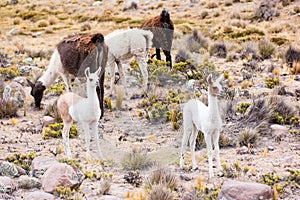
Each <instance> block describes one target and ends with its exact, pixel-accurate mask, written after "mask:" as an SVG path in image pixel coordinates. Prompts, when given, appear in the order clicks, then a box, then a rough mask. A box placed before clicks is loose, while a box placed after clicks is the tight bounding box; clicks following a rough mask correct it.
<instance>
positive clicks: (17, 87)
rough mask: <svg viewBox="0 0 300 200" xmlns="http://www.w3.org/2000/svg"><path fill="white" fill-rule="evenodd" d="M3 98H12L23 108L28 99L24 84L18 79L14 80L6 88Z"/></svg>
mask: <svg viewBox="0 0 300 200" xmlns="http://www.w3.org/2000/svg"><path fill="white" fill-rule="evenodd" d="M3 99H5V100H11V101H12V102H13V103H14V104H16V105H17V106H18V107H19V108H22V107H23V106H24V102H25V99H26V94H25V91H24V88H23V86H22V85H21V84H20V83H18V82H16V81H12V82H11V83H9V84H8V85H6V86H5V88H4V91H3Z"/></svg>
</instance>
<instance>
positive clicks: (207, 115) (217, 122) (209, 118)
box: [180, 74, 223, 178]
mask: <svg viewBox="0 0 300 200" xmlns="http://www.w3.org/2000/svg"><path fill="white" fill-rule="evenodd" d="M222 79H223V76H222V75H221V76H220V77H219V78H218V79H217V80H216V81H213V80H212V75H211V74H210V75H209V76H208V78H207V82H208V106H206V105H205V104H203V103H202V102H201V101H199V100H196V99H191V100H190V101H188V102H187V103H186V104H185V105H184V107H183V131H184V133H183V138H182V146H181V155H180V168H181V169H182V168H183V165H184V153H185V151H186V147H187V143H188V140H189V144H190V151H191V157H192V165H193V169H194V170H195V169H197V168H198V167H197V163H196V159H195V144H196V139H197V135H198V130H200V131H201V132H202V133H203V134H204V138H205V142H206V145H207V148H208V165H209V178H212V177H213V176H214V174H213V167H212V150H213V149H212V142H213V144H214V150H215V153H216V160H217V169H218V171H220V169H221V164H220V155H219V136H220V129H221V126H222V119H221V116H220V113H219V108H218V99H217V94H218V93H219V92H221V91H222V86H221V84H220V81H221V80H222Z"/></svg>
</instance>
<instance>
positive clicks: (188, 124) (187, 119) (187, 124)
mask: <svg viewBox="0 0 300 200" xmlns="http://www.w3.org/2000/svg"><path fill="white" fill-rule="evenodd" d="M192 129H193V122H192V116H191V115H190V113H189V112H185V111H183V136H182V143H181V153H180V169H183V166H184V154H185V151H186V148H187V145H188V141H189V138H190V136H191V132H192Z"/></svg>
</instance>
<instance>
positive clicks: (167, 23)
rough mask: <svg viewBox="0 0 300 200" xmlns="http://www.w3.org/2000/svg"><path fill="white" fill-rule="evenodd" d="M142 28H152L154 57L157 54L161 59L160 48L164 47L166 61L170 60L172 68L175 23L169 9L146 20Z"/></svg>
mask: <svg viewBox="0 0 300 200" xmlns="http://www.w3.org/2000/svg"><path fill="white" fill-rule="evenodd" d="M141 28H142V29H146V30H150V31H151V32H152V33H153V41H152V42H153V47H155V49H156V53H155V54H154V55H152V57H154V56H156V58H157V59H158V60H161V56H160V48H162V50H163V52H164V54H165V56H166V61H167V62H169V65H170V67H171V68H172V57H171V48H172V42H173V33H174V25H173V22H172V20H171V19H170V14H169V13H168V11H166V10H163V11H162V12H161V14H160V15H158V16H156V17H153V18H152V19H150V20H148V21H146V22H144V23H143V24H142V25H141Z"/></svg>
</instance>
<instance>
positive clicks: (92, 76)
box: [84, 67, 101, 87]
mask: <svg viewBox="0 0 300 200" xmlns="http://www.w3.org/2000/svg"><path fill="white" fill-rule="evenodd" d="M100 73H101V68H99V69H98V70H97V71H96V72H94V73H90V68H89V67H87V68H86V69H85V70H84V74H85V77H86V83H87V84H88V86H89V87H90V86H92V87H97V85H98V84H99V75H100Z"/></svg>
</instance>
